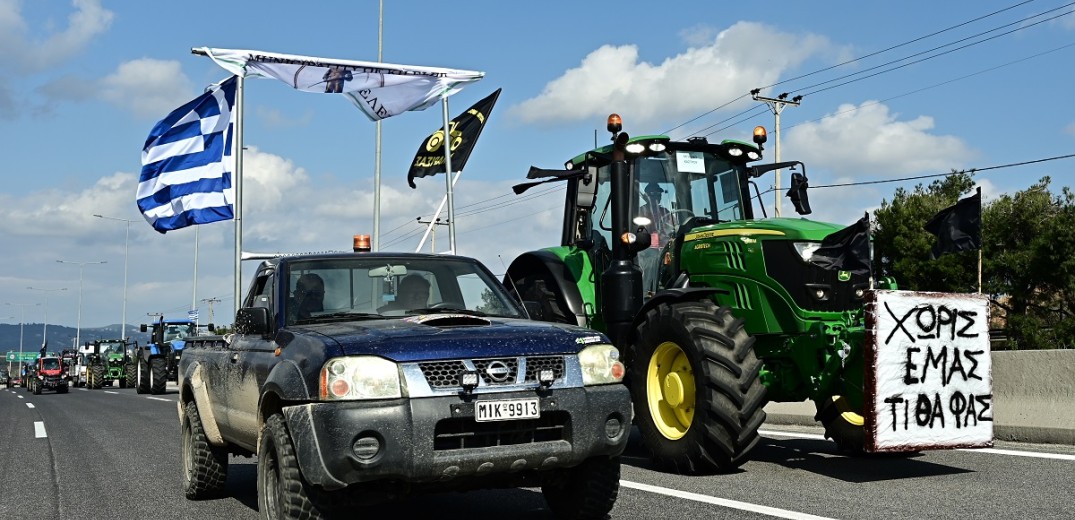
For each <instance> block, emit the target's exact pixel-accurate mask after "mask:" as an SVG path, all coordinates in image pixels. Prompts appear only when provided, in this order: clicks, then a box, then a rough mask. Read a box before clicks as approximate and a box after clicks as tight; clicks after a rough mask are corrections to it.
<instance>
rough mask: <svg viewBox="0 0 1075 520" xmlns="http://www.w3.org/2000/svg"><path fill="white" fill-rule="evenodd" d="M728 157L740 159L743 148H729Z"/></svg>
mask: <svg viewBox="0 0 1075 520" xmlns="http://www.w3.org/2000/svg"><path fill="white" fill-rule="evenodd" d="M728 155H730V156H732V157H740V156H742V155H743V149H742V148H736V147H734V146H733V147H731V148H728Z"/></svg>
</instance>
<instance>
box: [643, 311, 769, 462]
mask: <svg viewBox="0 0 1075 520" xmlns="http://www.w3.org/2000/svg"><path fill="white" fill-rule="evenodd" d="M629 354H630V355H629V357H628V358H629V359H628V363H629V371H628V374H630V378H629V386H630V388H631V394H632V397H633V400H634V403H635V422H636V424H637V425H638V430H639V432H640V433H641V436H642V441H643V443H644V445H645V446H646V448H647V449H648V450H649V452H650V454H651V455H652V457H653V460H654V462H655V463H656V464H657V465H659V466H661V467H663V468H666V469H668V470H671V471H675V472H679V473H708V472H714V471H716V472H729V471H732V470H734V469H736V468H738V467H739V466H741V465H742V464H743V463H744V462H746V461H747V460H748V459H749V456H750V452H751V450H753V449H754V446H756V445H757V444H758V439H759V437H758V428H759V427H760V426H761V424H762V423H763V422H764V421H765V411H764V410H763V408H764V406H765V387H764V386H763V385H762V383H761V379H760V376H759V374H760V372H761V366H762V364H761V361H759V360H758V358H757V356H756V355H755V354H754V338H752V337H750V335H748V334H747V332H746V330H744V329H743V321H742V320H740V319H737V318H736V317H735V316H733V315H732V312H731V310H730V309H729V308H727V307H720V308H718V307H717V306H716V304H714V303H713V302H712V301H710V300H699V301H681V302H674V303H670V304H662V305H658V306H656V307H654V308H652V309H650V310H649V311H647V312H646V315H645V316H644V317H643V319H642V321H641V322H640V323H639V325H638V327H637V328H636V329H635V337H634V343H633V345H631V348H630V350H629Z"/></svg>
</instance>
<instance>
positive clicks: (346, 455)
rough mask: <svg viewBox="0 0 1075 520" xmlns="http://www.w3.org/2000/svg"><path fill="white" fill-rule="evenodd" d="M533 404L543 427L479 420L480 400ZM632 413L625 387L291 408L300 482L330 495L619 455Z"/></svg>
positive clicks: (528, 421) (563, 465)
mask: <svg viewBox="0 0 1075 520" xmlns="http://www.w3.org/2000/svg"><path fill="white" fill-rule="evenodd" d="M533 397H538V398H539V407H540V410H541V413H540V417H539V418H537V419H525V420H510V421H494V422H477V421H475V419H474V409H475V402H476V401H479V400H500V399H523V398H533ZM631 413H632V408H631V397H630V394H629V393H628V390H627V388H626V387H625V386H624V385H619V384H616V385H601V386H589V387H582V388H562V389H554V390H548V391H544V392H534V391H518V392H504V393H497V394H480V395H478V396H471V395H463V394H458V395H451V396H437V397H423V398H412V399H407V398H404V399H391V400H382V401H344V402H332V403H310V404H304V405H296V406H290V407H287V408H285V409H284V416H285V418H286V419H287V425H288V428H289V430H290V432H291V439H292V442H293V443H294V445H295V450H296V452H297V455H298V459H299V468H300V470H301V471H302V474H303V476H304V477H305V478H306V479H307V480H308V481H309V482H311V483H313V484H316V485H319V486H322V487H323V488H325V489H329V490H333V489H340V488H343V487H346V486H347V485H350V484H355V483H359V482H368V481H374V480H395V481H403V482H410V483H427V482H444V481H451V480H455V479H460V478H466V477H485V476H489V475H496V474H505V473H521V472H532V471H541V470H552V469H557V468H566V467H571V466H575V465H577V464H579V463H581V462H582V461H584V460H586V459H587V458H590V457H594V456H616V455H619V454H620V453H622V452H623V449H624V447H625V446H626V444H627V437H628V435H629V433H630V427H631Z"/></svg>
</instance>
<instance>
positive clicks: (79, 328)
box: [57, 260, 108, 345]
mask: <svg viewBox="0 0 1075 520" xmlns="http://www.w3.org/2000/svg"><path fill="white" fill-rule="evenodd" d="M57 262H59V263H61V264H72V265H77V266H78V322H77V323H76V325H75V345H81V344H82V343H80V342H81V341H82V271H83V269H84V268H85V267H86V266H87V265H91V264H107V263H108V260H99V261H96V262H72V261H70V260H57Z"/></svg>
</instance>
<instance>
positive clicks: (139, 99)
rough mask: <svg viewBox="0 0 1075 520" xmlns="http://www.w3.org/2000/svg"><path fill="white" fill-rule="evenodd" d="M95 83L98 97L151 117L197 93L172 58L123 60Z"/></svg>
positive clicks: (140, 114)
mask: <svg viewBox="0 0 1075 520" xmlns="http://www.w3.org/2000/svg"><path fill="white" fill-rule="evenodd" d="M98 84H99V88H100V93H99V95H100V97H101V98H103V99H105V100H106V101H108V102H110V103H113V104H115V105H117V106H120V107H123V108H126V109H128V110H130V111H131V112H133V113H134V114H135V115H137V116H139V117H149V118H154V119H160V118H161V117H164V116H165V115H166V114H168V113H169V112H171V111H172V110H175V109H176V108H178V107H180V106H182V105H183V104H184V103H186V102H188V101H190V100H191V99H194V98H195V97H196V96H197V95H198V94H200V93H199V92H195V89H194V87H193V86H192V85H191V82H190V80H189V79H188V78H187V76H186V75H185V74H183V70H182V67H181V66H180V64H179V62H178V61H174V60H155V59H150V58H142V59H137V60H132V61H128V62H124V63H121V64H120V65H119V67H117V68H116V71H115V72H113V73H112V74H109V75H108V76H106V77H104V78H102V79H101V80H100V81H99V83H98Z"/></svg>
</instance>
